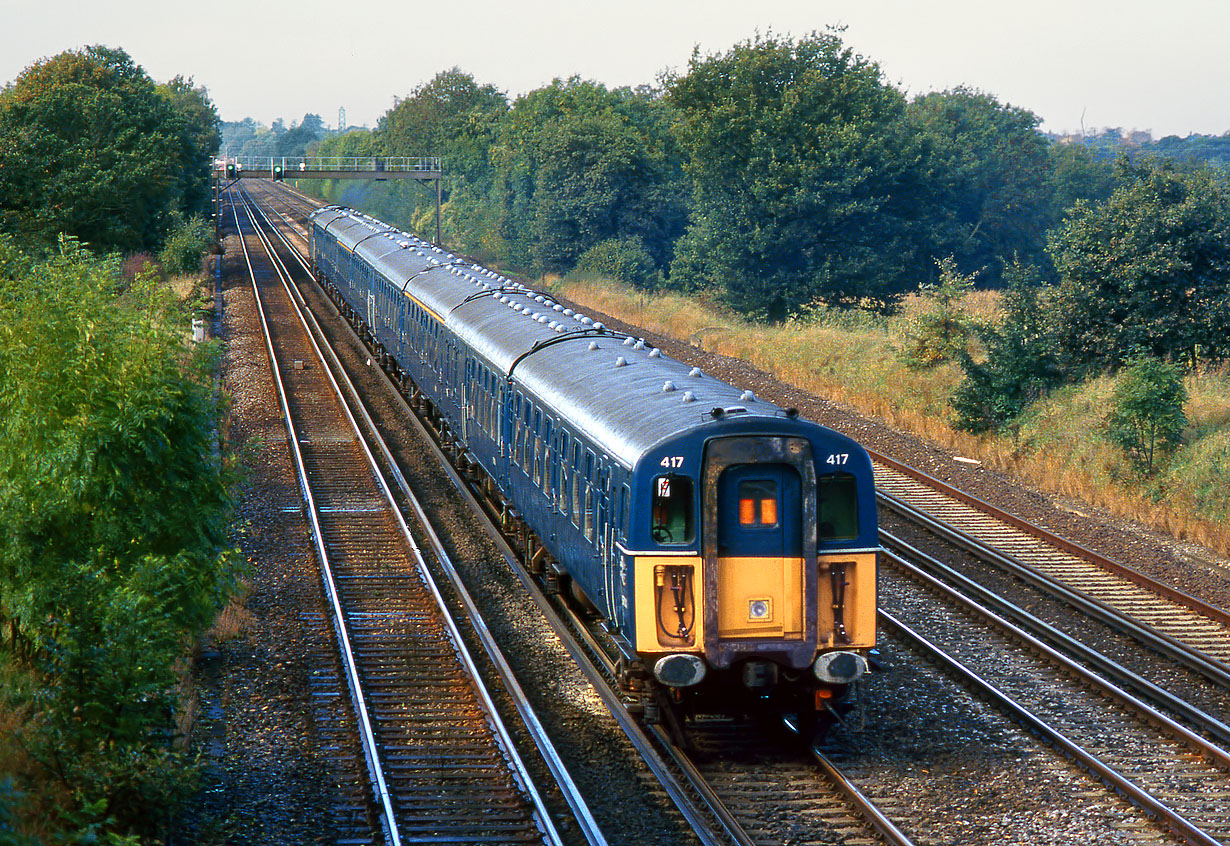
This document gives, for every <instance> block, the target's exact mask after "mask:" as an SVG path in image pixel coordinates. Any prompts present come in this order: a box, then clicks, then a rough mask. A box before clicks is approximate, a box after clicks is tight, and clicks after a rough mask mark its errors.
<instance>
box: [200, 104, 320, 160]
mask: <svg viewBox="0 0 1230 846" xmlns="http://www.w3.org/2000/svg"><path fill="white" fill-rule="evenodd" d="M221 133H222V134H221V149H222V151H223V152H225V153H226V154H227V155H228V156H231V157H237V156H238V157H242V156H254V157H258V158H260V157H269V158H280V157H283V156H285V157H288V158H293V157H298V156H306V155H309V154H310V152H311V151H313V150H314V149H315V148H316V147H317V145H319V144H320V142H321V141H323V140H324V139H325V138H329V137H332V136H333V135H335V133H334V132H333V131H332V130H330V129H329V128H328V127H326V126H325V122H324V120H323V119H322V118H321V117H320V115H316V114H312V113H311V112H309V113H307V114H305V115H304V116H303V120H301V121H300V122H299V123H292V124H291V126H290V127H289V128H287V126H286V122H285V121H283V120H282V119H281V118H279V119H278V120H275V121H274V122H273V124H272V125H271V126H264V125H262V124H258V123H257V122H256V121H254V120H253V119H252V118H244V119H243V120H241V121H224V122H223V123H222V125H221Z"/></svg>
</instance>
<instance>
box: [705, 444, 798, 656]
mask: <svg viewBox="0 0 1230 846" xmlns="http://www.w3.org/2000/svg"><path fill="white" fill-rule="evenodd" d="M717 496H718V503H717V514H718V530H717V560H718V585H717V586H718V633H719V636H720V637H722V638H755V637H772V638H786V639H791V638H801V637H802V636H803V566H802V565H803V536H802V526H803V503H802V484H801V481H800V479H799V473H798V470H796V469H795V468H794V467H793V466H791V465H789V464H784V463H776V462H774V463H763V464H761V463H755V464H733V465H731V466H729V467H727V468H726V469H725V470H723V471H722V474H721V476H720V477H719V479H718V484H717Z"/></svg>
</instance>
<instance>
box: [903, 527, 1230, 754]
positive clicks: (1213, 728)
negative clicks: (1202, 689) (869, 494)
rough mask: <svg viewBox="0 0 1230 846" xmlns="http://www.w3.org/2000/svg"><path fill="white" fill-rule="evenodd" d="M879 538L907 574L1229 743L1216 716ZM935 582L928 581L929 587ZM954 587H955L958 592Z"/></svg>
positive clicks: (1229, 734)
mask: <svg viewBox="0 0 1230 846" xmlns="http://www.w3.org/2000/svg"><path fill="white" fill-rule="evenodd" d="M880 538H881V540H882V541H883V542H884V548H885V551H886V552H888V553H889V555H888V558H889V560H890V561H892V562H904V568H908V569H907V572H909V573H910V574H911V575H913V574H915V573H920V574H926V575H929V576H931V577H932V578H934V579H935V580H936V582H938V583H939V584H943V585H945V587H946V588H948V590H946V591H945V593H946V594H948V593H949V592H950V591H951V592H955V590H960V591H963V592H965V594H967V595H969V596H970V597H973V598H974V599H975V600H976V601H977V602H979V603H983V604H984V605H986V606H987V607H989V608H993V609H994V610H995V611H996V613H998V614H1001V615H1003V616H1005V617H1007V618H1009V619H1011V620H1012V621H1013V622H1014V623H1015V624H1016V625H1018V626H1020V627H1021V628H1022V629H1023V630H1025V631H1028V632H1029V633H1031V634H1033V635H1035V636H1036V637H1038V638H1041V639H1043V640H1046V641H1049V642H1051V643H1054V644H1056V645H1057V647H1058V648H1060V649H1062V650H1064V651H1065V652H1067V653H1068V654H1069V655H1072V656H1075V657H1076V658H1077V659H1078V660H1080V661H1082V662H1084V663H1085V664H1086V665H1087V666H1091V667H1093V668H1095V669H1097V670H1098V671H1099V672H1102V673H1105V674H1106V675H1107V676H1110V677H1111V678H1113V679H1115V680H1116V681H1117V682H1118V683H1120V684H1123V685H1124V686H1126V687H1130V688H1132V689H1134V690H1136V691H1137V692H1138V693H1140V694H1141V695H1143V696H1146V697H1148V698H1149V700H1150V701H1152V702H1153V703H1155V704H1159V705H1162V706H1163V707H1165V708H1167V709H1169V710H1170V711H1172V712H1174V713H1176V714H1179V715H1180V716H1182V717H1183V718H1184V719H1185V720H1187V721H1188V722H1191V723H1194V724H1195V725H1197V726H1199V727H1200V728H1201V729H1202V730H1204V731H1207V732H1208V733H1209V734H1211V735H1213V736H1214V737H1216V738H1217V739H1218V740H1219V741H1220V742H1222V743H1225V744H1230V726H1228V725H1226V724H1225V723H1224V722H1222V721H1221V720H1219V719H1217V718H1216V717H1214V716H1213V715H1211V714H1209V713H1206V712H1205V711H1202V710H1200V709H1199V708H1197V707H1195V706H1194V705H1192V704H1190V703H1189V702H1187V701H1185V700H1183V699H1180V698H1178V697H1177V696H1175V695H1174V694H1173V693H1171V692H1170V691H1168V690H1166V689H1164V688H1161V687H1158V686H1157V685H1156V684H1154V683H1153V682H1151V681H1149V680H1148V679H1146V678H1143V677H1141V676H1140V675H1138V674H1137V673H1134V672H1132V671H1131V670H1129V669H1127V668H1126V667H1124V666H1122V665H1121V664H1119V663H1118V662H1116V661H1114V660H1113V659H1111V658H1109V657H1107V656H1106V655H1103V654H1102V653H1101V652H1098V651H1097V650H1096V649H1093V648H1091V647H1089V646H1086V645H1085V644H1083V643H1081V642H1080V641H1079V640H1077V639H1075V638H1073V637H1072V636H1070V635H1068V634H1066V633H1065V632H1063V631H1060V630H1059V629H1057V628H1055V627H1054V626H1052V625H1050V624H1049V623H1046V622H1044V621H1043V620H1041V619H1039V618H1038V617H1036V616H1035V615H1034V614H1031V613H1030V612H1029V611H1026V610H1025V609H1023V608H1021V607H1019V606H1017V605H1014V604H1012V603H1011V602H1009V601H1008V600H1006V599H1004V598H1002V597H1000V596H997V595H996V594H994V593H992V592H991V591H989V590H988V589H986V588H985V587H983V586H982V585H980V584H978V583H977V582H975V581H973V580H972V579H970V578H968V577H967V576H965V575H963V574H961V573H958V572H957V571H956V570H954V569H952V568H951V567H949V566H948V565H947V564H944V563H943V562H941V561H939V560H938V559H936V558H934V557H932V556H930V555H927V554H926V553H925V552H923V551H922V550H920V549H918V548H916V547H914V546H911V545H910V544H908V543H906V542H905V541H903V540H901V539H900V538H898V537H896V536H894V535H892V534H891V533H889V532H886V531H884V530H881V531H880ZM894 550H897V551H899V552H902V553H904V554H905V555H908V556H909V557H910V559H911V560H909V561H906V560H905V559H904V558H903V557H901V556H899V555H897V554H896V553H895V552H893V551H894ZM904 568H903V569H904ZM923 568H925V570H924V569H923ZM941 580H942V581H941ZM932 583H933V582H930V581H929V582H928V584H932ZM953 586H955V589H954V588H953Z"/></svg>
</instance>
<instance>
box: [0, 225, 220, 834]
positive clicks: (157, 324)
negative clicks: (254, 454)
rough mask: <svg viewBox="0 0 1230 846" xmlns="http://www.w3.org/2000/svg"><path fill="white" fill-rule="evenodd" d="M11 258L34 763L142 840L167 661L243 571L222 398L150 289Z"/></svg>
mask: <svg viewBox="0 0 1230 846" xmlns="http://www.w3.org/2000/svg"><path fill="white" fill-rule="evenodd" d="M15 253H17V251H16V250H15V248H13V247H12V244H11V242H9V243H5V242H4V241H3V239H0V256H3V257H5V260H2V261H0V270H3V276H2V277H0V380H2V381H3V384H4V385H5V386H6V388H5V390H4V391H3V392H0V523H2V524H3V525H4V526H5V531H4V532H3V533H0V624H3V626H4V630H5V632H6V634H8V636H9V637H10V639H11V641H12V642H13V643H14V644H15V645H18V646H20V647H21V649H20V650H19V652H20V654H23V655H26V656H28V662H29V664H30V666H31V668H32V669H33V671H35V672H36V673H37V674H38V676H39V678H40V679H41V680H42V684H41V685H40V688H41V693H40V695H39V696H40V702H39V704H40V708H39V709H38V713H39V719H38V720H37V721H36V724H35V725H34V726H33V727H32V729H31V733H32V734H33V735H35V736H34V737H31V738H28V742H29V748H30V750H31V752H32V754H34V755H35V756H36V757H37V758H38V759H39V760H41V761H42V762H43V763H44V765H45V766H46V768H47V770H48V772H49V773H52V774H54V775H55V776H56V777H58V778H60V779H62V780H63V781H64V783H65V785H66V786H69V787H72V788H74V790H75V791H76V792H77V795H78V797H79V799H80V802H81V805H80V807H79V808H77V809H76V810H78V811H81V812H82V813H86V816H89V815H90V814H92V813H93V812H92V811H91V812H88V813H87V809H88V808H91V807H96V808H98V809H99V810H98V813H99V814H101V816H100V817H99V819H100V820H101V819H105V818H108V817H110V818H114V819H115V820H117V824H123V825H128V826H134V827H137V828H138V829H139V830H142V831H148V826H149V825H152V824H154V823H156V822H157V821H159V820H161V819H163V817H162V816H160V815H159V814H156V813H155V812H154V810H152V809H151V807H150V806H149V804H148V803H149V802H150V801H154V802H155V803H156V802H157V799H156V798H155V796H154V794H157V795H158V796H162V798H166V797H165V796H164V793H165V791H164V790H163V788H162V787H158V785H159V784H163V783H164V781H165V780H166V779H168V776H167V772H166V770H167V766H168V761H169V760H170V759H168V758H167V754H166V753H165V752H163V751H159V750H158V749H157V746H158V743H159V739H160V738H165V737H166V736H167V735H168V734H169V730H170V726H169V716H170V714H171V713H172V706H173V704H174V683H175V675H174V670H173V663H174V661H175V660H176V659H177V658H178V657H180V655H181V654H182V651H183V649H184V647H185V644H186V643H187V641H188V639H189V637H190V636H192V635H193V634H194V633H196V632H199V631H201V630H202V629H203V628H204V627H205V626H206V625H208V623H209V622H210V621H212V619H213V617H214V616H215V615H216V613H217V612H218V610H220V608H221V607H222V606H223V605H224V604H225V602H226V600H227V598H228V596H229V595H230V593H231V592H232V591H233V589H234V587H235V584H236V580H237V578H238V570H237V567H236V565H235V563H234V562H232V561H231V560H230V559H229V558H228V557H227V556H226V555H224V554H222V550H223V549H224V546H225V543H226V527H227V519H228V515H229V509H230V494H229V487H230V479H231V471H230V469H229V463H228V461H227V460H226V459H225V454H224V453H222V452H220V451H219V449H218V443H217V429H216V427H217V424H218V420H219V416H220V405H219V401H218V398H217V396H216V395H215V392H214V391H213V389H212V387H211V381H210V379H209V378H208V375H207V373H206V372H205V370H204V369H203V368H204V366H205V365H206V364H207V361H205V360H203V359H202V358H201V354H200V353H197V352H194V351H193V350H189V349H187V348H186V346H185V344H184V342H183V333H184V326H183V319H182V316H181V315H180V312H179V311H178V310H177V308H176V307H175V306H174V304H173V302H172V301H171V300H170V299H168V297H169V296H170V294H169V293H168V292H164V291H162V290H161V289H159V288H157V287H156V285H155V282H154V280H152V279H150V278H146V277H138V279H137V280H135V281H134V282H133V283H131V285H129V286H128V287H127V288H125V289H124V290H122V291H121V290H120V288H119V287H118V282H117V280H118V279H119V276H118V272H117V271H118V266H117V264H116V262H115V261H114V260H112V261H108V262H101V263H100V262H98V261H96V260H94V259H93V258H91V257H90V256H89V255H88V253H86V252H85V251H84V250H82V249H81V248H80V247H78V246H77V244H76V243H75V242H73V241H71V240H66V241H63V242H61V250H60V252H59V254H58V255H56V256H55V257H53V258H52V259H51V260H49V261H47V262H43V263H34V262H30V261H29V260H25V261H21V260H9V259H10V258H11V257H12V256H14V254H15ZM151 779H152V780H153V781H151ZM171 780H172V781H173V779H171ZM164 786H165V784H164ZM141 797H145V798H144V799H142V798H141ZM69 810H72V809H69ZM77 819H79V820H81V819H84V818H77Z"/></svg>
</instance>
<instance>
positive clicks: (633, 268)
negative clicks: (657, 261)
mask: <svg viewBox="0 0 1230 846" xmlns="http://www.w3.org/2000/svg"><path fill="white" fill-rule="evenodd" d="M576 271H577V272H578V273H580V274H583V275H586V276H606V277H609V278H611V279H617V280H619V281H620V282H625V283H627V284H629V285H633V286H635V287H637V288H651V287H653V286H654V284H655V283H656V281H657V268H656V267H655V266H654V263H653V258H652V257H651V256H650V255H649V251H648V250H646V249H645V244H644V242H643V241H641V239H640V238H639V237H636V236H632V237H630V238H611V239H608V240H606V241H602V242H601V243H598V244H595V245H594V246H592V247H590V248H589V249H588V250H586V251H585V253H584V254H583V255H582V256H581V258H580V259H578V260H577V266H576Z"/></svg>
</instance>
